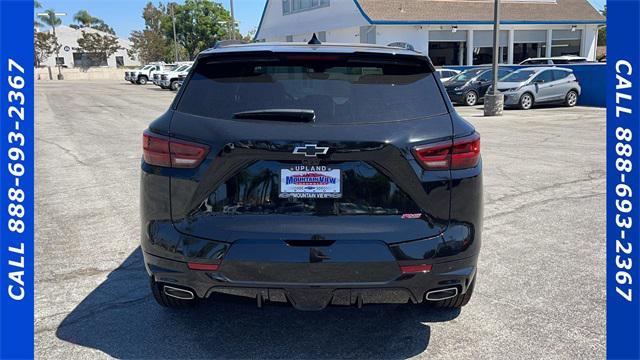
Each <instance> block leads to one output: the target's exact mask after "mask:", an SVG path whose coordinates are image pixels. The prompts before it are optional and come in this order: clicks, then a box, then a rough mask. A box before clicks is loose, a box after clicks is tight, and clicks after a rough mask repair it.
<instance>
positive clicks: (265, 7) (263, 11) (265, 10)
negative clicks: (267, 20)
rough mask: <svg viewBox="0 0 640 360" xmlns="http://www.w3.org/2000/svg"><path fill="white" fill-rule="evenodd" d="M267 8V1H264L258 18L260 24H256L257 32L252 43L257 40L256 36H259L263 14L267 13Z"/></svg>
mask: <svg viewBox="0 0 640 360" xmlns="http://www.w3.org/2000/svg"><path fill="white" fill-rule="evenodd" d="M267 6H269V0H265V1H264V8H262V16H260V22H259V23H258V30H256V34H255V35H253V41H256V40H257V39H258V34H260V29H261V28H262V22H263V21H264V14H265V13H266V12H267Z"/></svg>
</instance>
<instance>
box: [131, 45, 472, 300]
mask: <svg viewBox="0 0 640 360" xmlns="http://www.w3.org/2000/svg"><path fill="white" fill-rule="evenodd" d="M444 92H445V90H444V88H443V87H442V84H441V83H440V82H439V81H438V80H437V79H436V77H435V76H434V67H433V65H432V64H431V62H430V61H429V59H428V58H427V57H426V56H423V55H420V54H418V53H416V52H413V51H410V50H403V49H398V48H389V47H384V46H375V45H371V46H367V45H322V44H311V45H308V44H269V43H256V44H249V45H232V46H226V47H220V48H216V49H210V50H206V51H204V52H202V53H201V54H200V55H199V56H198V57H197V59H196V62H195V64H194V66H193V69H192V70H191V72H190V73H189V75H187V77H186V79H185V80H184V84H183V86H182V87H181V88H180V90H179V92H178V94H177V95H176V97H175V100H174V102H173V104H172V105H171V107H170V108H169V110H168V111H167V112H166V113H165V114H164V115H162V116H160V117H159V118H158V119H156V120H155V121H153V122H152V123H151V124H150V125H149V128H148V129H147V130H146V131H145V132H144V136H143V160H142V175H141V176H142V178H141V208H142V212H141V219H142V231H141V236H142V240H141V241H142V249H143V254H144V261H145V265H146V269H147V271H148V273H149V279H150V284H151V290H152V292H153V295H154V297H155V299H156V300H157V301H158V303H160V304H161V305H164V306H167V307H184V306H189V305H193V304H194V303H197V302H198V301H199V300H201V299H204V298H209V297H213V298H215V297H216V296H219V294H220V293H224V294H233V295H239V296H245V297H250V298H252V299H255V301H256V303H257V305H258V306H262V305H263V304H265V303H269V302H288V303H290V304H292V305H293V306H294V307H295V308H297V309H303V310H317V309H322V308H324V307H325V306H327V305H354V306H358V307H360V306H362V305H363V304H367V303H407V302H411V303H430V304H434V305H435V306H441V307H461V306H463V305H465V304H466V303H467V302H468V301H469V299H470V298H471V295H472V293H473V289H474V284H475V283H476V268H477V267H476V264H477V260H478V253H479V250H480V234H481V232H482V160H481V157H480V136H479V135H478V133H476V131H475V130H474V128H473V126H471V125H470V124H469V123H468V122H466V121H465V120H464V119H462V118H461V117H460V116H459V115H458V114H457V113H456V111H455V110H454V108H453V107H452V106H451V103H450V102H449V101H448V100H446V99H447V97H446V96H444Z"/></svg>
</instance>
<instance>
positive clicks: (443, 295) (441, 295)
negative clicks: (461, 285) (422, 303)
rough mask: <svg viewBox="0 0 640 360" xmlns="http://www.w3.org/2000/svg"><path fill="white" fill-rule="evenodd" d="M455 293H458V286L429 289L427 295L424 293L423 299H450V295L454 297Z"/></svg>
mask: <svg viewBox="0 0 640 360" xmlns="http://www.w3.org/2000/svg"><path fill="white" fill-rule="evenodd" d="M457 295H458V288H457V287H452V288H446V289H438V290H433V291H429V292H428V293H427V295H425V299H427V300H429V301H439V300H446V299H451V298H452V297H456V296H457Z"/></svg>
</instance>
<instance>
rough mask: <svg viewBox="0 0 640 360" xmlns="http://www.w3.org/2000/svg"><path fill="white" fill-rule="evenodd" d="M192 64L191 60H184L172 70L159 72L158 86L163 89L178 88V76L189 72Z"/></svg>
mask: <svg viewBox="0 0 640 360" xmlns="http://www.w3.org/2000/svg"><path fill="white" fill-rule="evenodd" d="M192 65H193V62H192V61H189V62H185V63H182V65H180V66H178V67H177V68H175V69H174V70H172V71H168V72H164V73H162V74H160V87H161V88H163V89H171V90H172V91H176V90H178V88H179V87H180V85H179V84H178V80H179V79H178V78H179V77H180V75H187V74H188V73H189V70H191V66H192Z"/></svg>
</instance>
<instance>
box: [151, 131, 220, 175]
mask: <svg viewBox="0 0 640 360" xmlns="http://www.w3.org/2000/svg"><path fill="white" fill-rule="evenodd" d="M142 150H143V158H144V161H145V162H146V163H148V164H150V165H156V166H164V167H174V168H194V167H196V166H198V165H200V163H201V162H202V160H204V157H205V156H207V152H208V151H209V147H208V146H206V145H202V144H195V143H191V142H186V141H182V140H176V139H171V138H168V137H164V136H160V135H156V134H154V133H152V132H150V131H145V132H144V134H143V135H142Z"/></svg>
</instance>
